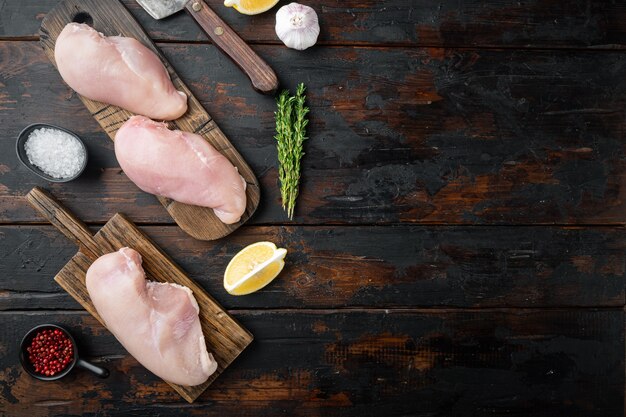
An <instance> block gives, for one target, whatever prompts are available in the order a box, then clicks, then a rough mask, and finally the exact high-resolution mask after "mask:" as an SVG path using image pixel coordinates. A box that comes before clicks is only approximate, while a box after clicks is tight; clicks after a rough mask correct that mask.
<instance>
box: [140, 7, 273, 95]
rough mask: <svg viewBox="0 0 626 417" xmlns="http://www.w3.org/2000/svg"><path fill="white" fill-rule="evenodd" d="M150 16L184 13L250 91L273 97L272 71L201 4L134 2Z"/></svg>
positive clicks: (164, 16)
mask: <svg viewBox="0 0 626 417" xmlns="http://www.w3.org/2000/svg"><path fill="white" fill-rule="evenodd" d="M136 1H137V3H139V5H140V6H141V7H142V8H143V9H144V10H145V11H146V12H148V14H149V15H150V16H152V17H153V18H154V19H156V20H161V19H164V18H166V17H168V16H171V15H173V14H175V13H178V12H180V11H181V10H183V9H186V10H187V11H188V12H189V14H190V15H191V16H192V17H193V18H194V19H195V20H196V22H197V23H198V24H199V25H200V27H201V28H202V29H203V31H204V32H205V33H206V34H207V36H208V37H209V38H210V39H211V40H212V41H213V43H214V44H215V46H217V47H218V48H219V49H220V50H221V51H222V52H223V53H224V54H226V55H227V56H228V57H229V58H230V59H231V60H232V61H233V62H234V63H235V64H236V65H237V66H238V67H239V68H241V70H242V71H243V72H244V73H245V74H246V75H247V76H248V78H250V81H251V82H252V87H253V88H254V89H255V90H257V91H259V92H261V93H263V94H274V93H275V92H276V90H277V89H278V78H277V77H276V74H275V73H274V70H272V68H271V67H270V66H269V65H268V64H267V63H266V62H265V61H264V60H263V58H261V57H260V56H259V55H258V54H257V53H256V52H254V51H253V50H252V48H250V46H249V45H248V44H247V43H245V41H244V40H243V39H241V38H240V37H239V35H237V33H235V31H234V30H232V29H231V28H230V27H229V26H228V25H227V24H226V23H225V22H224V21H223V20H222V19H221V18H220V17H219V16H218V15H217V14H216V13H215V12H214V11H213V10H211V8H210V7H208V6H207V5H206V3H205V2H204V1H203V0H136Z"/></svg>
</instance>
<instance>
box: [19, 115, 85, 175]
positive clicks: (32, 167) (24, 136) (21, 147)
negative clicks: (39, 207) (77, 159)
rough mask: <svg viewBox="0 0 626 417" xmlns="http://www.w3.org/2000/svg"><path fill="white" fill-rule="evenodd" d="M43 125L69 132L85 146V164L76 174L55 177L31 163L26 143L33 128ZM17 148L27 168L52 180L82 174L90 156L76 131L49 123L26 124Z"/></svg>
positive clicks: (83, 146)
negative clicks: (25, 146)
mask: <svg viewBox="0 0 626 417" xmlns="http://www.w3.org/2000/svg"><path fill="white" fill-rule="evenodd" d="M43 127H47V128H50V129H57V130H62V131H63V132H65V133H69V134H70V135H72V136H74V137H75V138H76V139H77V140H78V142H79V143H80V146H81V147H82V148H83V152H85V161H84V162H83V166H82V167H81V168H80V170H79V171H78V173H77V174H76V175H74V176H72V177H68V178H54V177H51V176H50V175H48V174H46V173H45V172H43V171H42V170H41V169H39V168H37V167H36V166H35V165H33V164H31V163H30V161H29V160H28V156H27V155H26V150H25V149H24V144H25V143H26V140H27V139H28V136H29V135H30V134H31V132H32V131H33V130H35V129H40V128H43ZM15 149H16V151H17V157H18V158H19V160H20V162H21V163H22V164H24V165H25V166H26V168H28V169H30V170H31V171H32V172H34V173H35V174H36V175H37V176H39V177H41V178H43V179H44V180H46V181H50V182H68V181H72V180H75V179H76V178H78V177H79V176H80V174H82V173H83V171H84V170H85V167H86V166H87V158H88V155H87V147H86V146H85V143H84V142H83V140H82V139H81V138H80V136H78V135H77V134H76V133H74V132H72V131H71V130H67V129H65V128H63V127H59V126H55V125H50V124H47V123H35V124H32V125H30V126H26V127H25V128H24V129H23V130H22V131H21V132H20V134H19V135H18V137H17V143H16V146H15Z"/></svg>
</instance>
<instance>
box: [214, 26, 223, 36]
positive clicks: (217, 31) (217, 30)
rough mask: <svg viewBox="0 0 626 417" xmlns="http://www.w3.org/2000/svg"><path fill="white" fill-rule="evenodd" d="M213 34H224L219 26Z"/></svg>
mask: <svg viewBox="0 0 626 417" xmlns="http://www.w3.org/2000/svg"><path fill="white" fill-rule="evenodd" d="M213 32H215V34H216V35H217V36H222V35H223V34H224V28H223V27H221V26H218V27H216V28H215V30H214V31H213Z"/></svg>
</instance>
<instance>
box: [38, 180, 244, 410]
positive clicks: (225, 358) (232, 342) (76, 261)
mask: <svg viewBox="0 0 626 417" xmlns="http://www.w3.org/2000/svg"><path fill="white" fill-rule="evenodd" d="M28 200H29V202H31V203H32V204H33V206H34V207H36V208H37V209H38V211H39V212H40V213H41V214H43V215H44V216H45V217H46V218H47V219H49V220H51V222H52V223H53V224H54V225H55V226H57V225H60V226H61V227H59V229H61V231H62V232H63V233H64V234H66V235H67V236H69V237H70V238H71V240H72V241H74V242H78V243H79V249H80V251H79V252H78V253H77V254H76V255H74V256H73V257H72V259H71V260H70V261H69V262H68V263H67V264H66V265H65V266H64V267H63V268H62V269H61V270H60V271H59V272H58V274H57V275H56V276H55V277H54V280H55V281H56V282H57V283H58V284H59V285H60V286H61V287H62V288H63V289H64V290H65V291H67V292H68V293H69V294H70V295H71V296H72V297H73V298H74V299H75V300H76V301H78V303H79V304H80V305H81V306H83V308H85V310H87V311H88V312H89V313H90V314H91V315H92V316H94V317H95V318H96V319H97V320H98V321H100V323H101V324H102V325H103V326H105V327H106V325H105V323H104V322H103V321H102V319H101V318H100V316H99V315H98V312H97V311H96V308H95V307H94V305H93V304H92V302H91V298H90V297H89V293H88V292H87V288H86V285H85V278H86V273H87V270H88V269H89V267H90V266H91V264H92V262H94V261H95V260H96V259H98V258H99V257H100V256H102V255H105V254H107V253H111V252H114V251H117V250H119V249H121V248H123V247H129V248H132V249H134V250H136V251H137V252H139V253H140V254H141V257H142V260H143V264H142V265H143V268H144V271H145V272H146V278H147V279H149V280H151V281H157V282H172V283H175V284H179V285H183V286H185V287H187V288H189V289H191V291H192V292H193V294H194V297H195V299H196V301H197V302H198V306H199V307H200V313H199V317H200V324H201V325H202V332H203V334H204V337H205V340H206V341H207V347H208V349H209V351H210V352H211V353H212V354H213V356H214V357H215V359H216V361H217V364H218V367H217V370H216V371H215V373H214V374H213V375H211V376H210V377H209V379H208V380H207V381H206V382H204V383H203V384H201V385H197V386H193V387H189V386H183V385H177V384H172V383H169V382H168V384H169V385H170V386H172V388H174V389H175V390H176V391H177V392H178V393H179V394H180V395H181V396H182V397H183V398H184V399H186V400H187V401H189V402H193V401H194V400H195V399H196V398H197V397H198V396H199V395H200V394H202V392H204V390H206V389H207V387H208V386H209V385H210V384H211V383H212V382H213V381H215V379H216V378H217V377H218V376H219V375H220V374H221V373H222V372H224V370H225V369H226V368H227V367H228V366H229V365H230V364H231V363H232V362H233V361H234V360H235V359H236V358H237V356H239V354H241V352H242V351H243V350H244V349H245V348H246V347H247V346H248V345H249V344H250V343H251V342H252V339H253V337H252V334H250V332H248V331H247V330H246V329H245V328H243V327H242V326H241V325H240V324H239V323H238V322H237V321H236V320H234V319H233V318H232V317H231V316H230V315H229V314H228V313H227V312H226V311H224V309H222V307H221V306H220V305H219V304H218V303H217V302H216V301H215V300H214V299H213V298H212V297H211V296H210V295H208V294H207V293H206V292H205V291H204V290H203V289H202V288H201V287H200V286H198V285H197V284H196V283H195V282H194V281H193V280H191V279H189V278H188V277H187V275H186V274H185V272H184V271H183V270H182V269H181V268H180V267H179V266H178V265H176V264H175V263H174V262H173V261H172V260H171V259H170V258H169V257H168V256H167V255H166V254H165V253H164V252H163V251H161V250H160V249H159V248H158V247H157V246H156V245H154V243H152V241H150V239H149V238H148V237H147V236H146V235H144V234H143V233H142V232H140V231H139V230H138V229H137V228H136V227H135V225H134V224H133V223H132V222H130V221H129V220H127V219H126V218H125V217H124V216H123V215H120V214H116V215H115V216H114V217H113V218H112V219H111V220H110V221H108V222H107V223H106V224H105V225H104V226H103V227H102V228H101V229H100V230H99V231H98V233H96V235H95V236H92V235H91V232H90V231H89V229H87V228H86V227H85V225H84V224H83V223H82V222H80V221H79V220H78V219H77V218H76V217H75V216H74V215H73V214H72V213H69V212H67V210H66V209H65V208H64V207H62V206H61V205H60V204H59V203H58V202H57V201H56V200H54V198H52V197H51V196H50V195H49V194H48V193H47V192H45V191H44V190H42V189H39V188H35V189H33V190H31V192H30V193H29V194H28ZM85 249H87V250H85Z"/></svg>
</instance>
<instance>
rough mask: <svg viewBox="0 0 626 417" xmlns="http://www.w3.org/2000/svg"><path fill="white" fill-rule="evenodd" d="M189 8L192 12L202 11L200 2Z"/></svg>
mask: <svg viewBox="0 0 626 417" xmlns="http://www.w3.org/2000/svg"><path fill="white" fill-rule="evenodd" d="M191 7H192V8H193V11H194V12H199V11H200V10H201V9H202V5H201V4H200V2H195V3H194V4H192V5H191Z"/></svg>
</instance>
